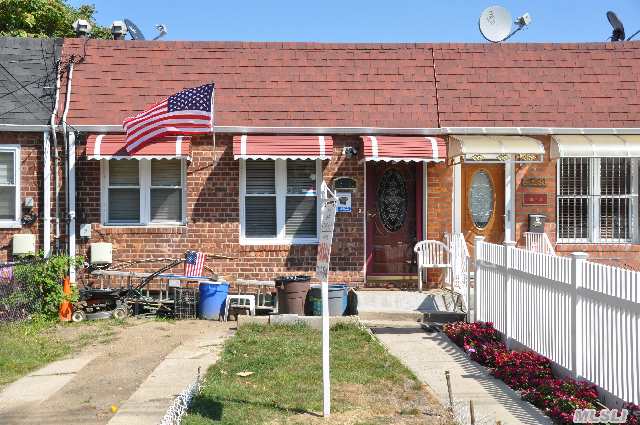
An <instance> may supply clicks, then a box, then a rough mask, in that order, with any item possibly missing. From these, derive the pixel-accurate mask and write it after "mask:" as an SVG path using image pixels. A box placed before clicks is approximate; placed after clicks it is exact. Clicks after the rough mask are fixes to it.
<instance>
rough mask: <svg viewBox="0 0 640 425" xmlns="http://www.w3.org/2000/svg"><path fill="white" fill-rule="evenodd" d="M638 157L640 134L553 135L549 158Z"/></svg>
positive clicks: (639, 152)
mask: <svg viewBox="0 0 640 425" xmlns="http://www.w3.org/2000/svg"><path fill="white" fill-rule="evenodd" d="M567 157H592V158H601V157H625V158H628V157H640V135H620V136H618V135H604V134H601V135H562V136H561V135H558V136H553V143H552V145H551V158H554V159H556V158H567Z"/></svg>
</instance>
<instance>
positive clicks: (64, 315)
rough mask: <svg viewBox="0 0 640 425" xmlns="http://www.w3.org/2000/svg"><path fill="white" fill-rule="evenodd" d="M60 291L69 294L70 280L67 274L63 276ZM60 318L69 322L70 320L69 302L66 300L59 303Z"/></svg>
mask: <svg viewBox="0 0 640 425" xmlns="http://www.w3.org/2000/svg"><path fill="white" fill-rule="evenodd" d="M62 292H63V293H64V294H65V295H71V280H69V276H66V277H65V278H64V283H63V284H62ZM59 316H60V320H62V321H63V322H69V321H70V320H71V303H70V302H69V301H67V300H64V301H62V303H61V304H60V310H59Z"/></svg>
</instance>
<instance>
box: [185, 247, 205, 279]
mask: <svg viewBox="0 0 640 425" xmlns="http://www.w3.org/2000/svg"><path fill="white" fill-rule="evenodd" d="M204 258H205V254H204V252H198V251H187V253H186V254H185V257H184V259H185V261H184V275H185V276H202V269H203V268H204Z"/></svg>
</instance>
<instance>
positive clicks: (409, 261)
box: [367, 162, 417, 278]
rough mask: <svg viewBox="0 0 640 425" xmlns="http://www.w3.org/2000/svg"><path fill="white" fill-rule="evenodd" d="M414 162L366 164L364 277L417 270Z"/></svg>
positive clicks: (406, 273)
mask: <svg viewBox="0 0 640 425" xmlns="http://www.w3.org/2000/svg"><path fill="white" fill-rule="evenodd" d="M416 230H417V229H416V165H415V164H414V163H402V162H401V163H395V164H389V163H386V162H368V163H367V276H368V278H372V277H373V276H376V275H378V276H381V277H382V276H387V277H388V276H396V277H400V276H404V275H410V276H411V277H412V278H413V277H414V276H415V273H416V265H415V260H414V258H415V255H414V254H413V246H414V245H415V243H416V234H417V232H416Z"/></svg>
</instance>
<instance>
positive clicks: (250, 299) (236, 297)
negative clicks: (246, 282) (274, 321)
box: [222, 294, 256, 322]
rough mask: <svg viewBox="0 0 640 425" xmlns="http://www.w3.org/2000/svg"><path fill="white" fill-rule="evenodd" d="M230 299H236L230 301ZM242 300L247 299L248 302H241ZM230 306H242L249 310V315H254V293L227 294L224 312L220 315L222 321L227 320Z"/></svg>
mask: <svg viewBox="0 0 640 425" xmlns="http://www.w3.org/2000/svg"><path fill="white" fill-rule="evenodd" d="M232 301H236V302H235V303H232ZM242 301H247V302H248V304H243V303H242ZM231 307H234V308H243V309H246V310H249V315H251V316H255V315H256V298H255V296H254V295H238V294H230V295H227V302H226V304H225V306H224V314H223V316H222V319H223V321H225V322H226V321H227V320H229V310H231Z"/></svg>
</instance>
